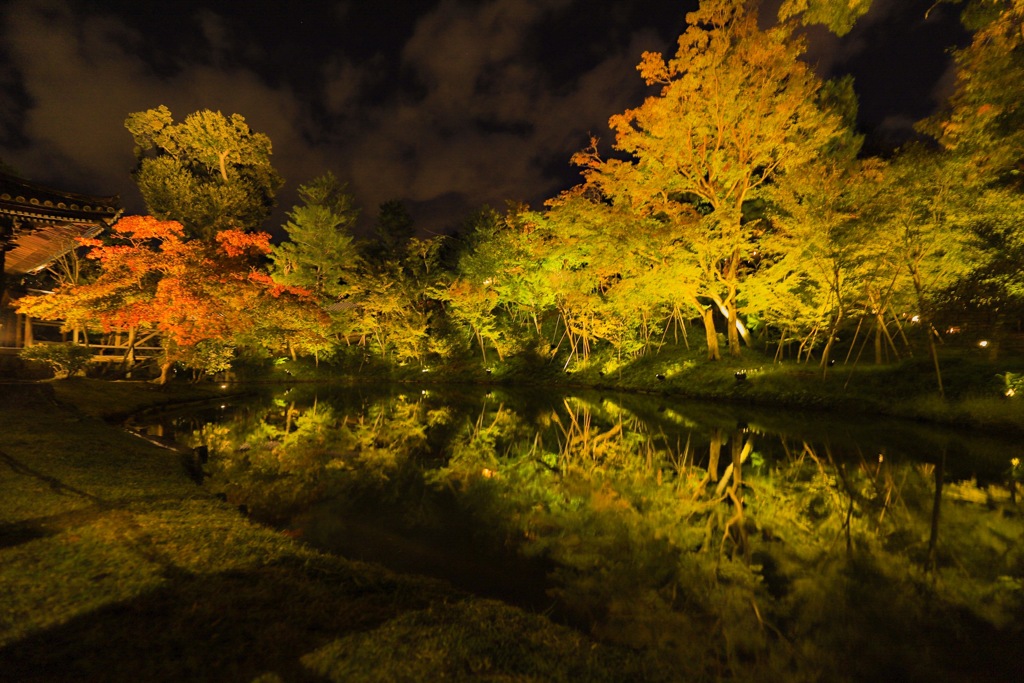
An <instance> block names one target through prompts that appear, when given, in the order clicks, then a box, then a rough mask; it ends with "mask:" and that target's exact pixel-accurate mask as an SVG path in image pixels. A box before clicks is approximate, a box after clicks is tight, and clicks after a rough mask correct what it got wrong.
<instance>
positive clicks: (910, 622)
mask: <svg viewBox="0 0 1024 683" xmlns="http://www.w3.org/2000/svg"><path fill="white" fill-rule="evenodd" d="M135 428H137V429H142V430H147V431H149V432H151V433H157V432H161V431H163V430H172V431H173V432H174V434H175V436H176V438H177V439H179V441H180V442H181V443H183V444H185V445H187V446H188V447H190V448H202V449H206V450H208V453H209V460H208V462H207V463H206V464H205V465H204V467H203V476H204V484H203V485H204V486H207V487H209V488H210V489H211V490H213V491H215V492H217V493H220V494H223V495H224V496H226V497H227V499H228V500H229V501H231V502H232V503H234V504H237V505H239V506H244V507H245V509H246V510H247V511H248V513H249V514H251V515H252V516H253V517H255V518H256V519H258V520H261V521H264V522H266V523H269V524H272V525H275V526H277V527H279V528H280V529H282V530H283V531H284V532H285V533H288V534H290V535H293V536H295V537H297V538H300V539H302V540H303V541H305V542H307V543H309V544H311V545H314V546H316V547H319V548H322V549H325V550H328V551H331V552H336V553H339V554H342V555H344V556H346V557H350V558H354V559H362V560H368V561H374V562H380V563H382V564H384V565H386V566H389V567H391V568H393V569H396V570H398V571H403V572H411V573H418V574H425V575H431V576H436V577H439V578H443V579H446V580H448V581H451V582H452V583H453V584H454V585H456V586H458V587H460V588H462V589H464V590H467V591H470V592H473V593H476V594H480V595H484V596H489V597H496V598H500V599H503V600H507V601H510V602H513V603H516V604H519V605H521V606H524V607H527V608H529V609H533V610H537V611H542V612H545V613H547V614H550V615H551V616H552V617H553V618H555V619H557V620H560V621H563V622H565V623H569V624H571V625H574V626H577V627H579V628H584V629H587V630H589V631H590V632H591V633H593V634H595V635H596V636H598V637H602V638H607V639H609V640H611V641H614V642H618V643H621V644H625V645H628V646H631V647H640V648H649V649H651V650H652V651H657V652H661V653H662V654H664V653H670V654H664V656H674V657H680V658H683V657H694V656H699V655H698V654H695V653H694V652H692V651H691V649H692V648H694V647H696V646H694V645H693V643H694V642H697V641H698V640H700V639H705V640H706V639H708V638H711V639H712V640H714V641H715V642H719V643H725V644H726V645H724V646H723V647H724V650H723V653H722V654H721V656H720V660H721V661H726V662H731V663H732V664H731V665H730V666H731V667H732V669H731V670H733V671H735V670H736V667H738V666H741V663H742V662H745V661H755V662H760V661H761V660H762V659H765V658H768V659H770V658H772V657H777V652H778V650H777V648H778V646H779V643H785V644H788V645H787V647H788V649H787V650H786V651H787V652H789V655H787V656H789V657H797V659H798V660H799V661H804V659H801V658H809V659H808V660H807V661H815V659H814V658H815V656H816V655H815V653H818V654H821V653H823V652H826V651H827V650H828V648H829V647H831V646H830V645H829V643H834V642H837V641H842V642H844V643H846V644H847V645H855V644H856V643H857V642H858V639H861V638H866V639H868V640H869V641H871V642H874V641H873V640H871V639H872V638H876V637H878V633H879V629H880V627H879V623H884V624H885V627H884V628H882V629H881V630H882V632H883V633H884V632H886V630H893V629H895V633H896V634H898V635H893V636H891V637H892V638H898V639H900V640H903V641H904V646H906V639H907V638H908V637H910V638H911V640H913V639H914V638H919V637H921V638H925V637H926V638H927V639H928V640H927V643H926V644H925V645H924V646H922V647H925V646H927V647H929V648H932V649H933V650H934V649H936V648H939V649H941V648H942V647H943V645H942V643H943V638H945V637H947V636H946V635H945V634H944V633H938V634H935V633H930V634H929V635H927V636H924V635H919V634H918V631H919V630H922V629H923V626H924V625H928V629H930V630H932V631H935V630H936V629H935V628H934V624H935V622H936V620H940V619H945V620H949V619H950V618H953V617H955V619H957V620H959V621H960V622H961V623H957V624H949V625H948V628H949V629H950V630H951V632H952V633H959V634H960V636H955V635H949V636H948V637H949V638H956V637H963V634H964V632H965V629H966V632H969V633H973V634H975V635H976V636H977V638H978V639H979V640H980V641H985V642H989V643H991V642H994V641H993V636H992V634H993V633H995V634H999V633H1002V632H1003V631H1004V630H1005V629H1008V628H1009V629H1011V630H1012V629H1013V628H1016V627H1017V626H1019V622H1017V621H1016V620H1017V616H1016V615H1018V614H1019V612H1018V610H1019V609H1020V608H1021V606H1022V603H1021V595H1022V585H1024V584H1022V579H1024V551H1022V548H1021V546H1022V544H1021V541H1022V539H1024V520H1022V515H1021V512H1022V507H1021V503H1020V501H1019V498H1018V491H1017V486H1018V485H1017V484H1015V483H1014V480H1015V477H1016V478H1019V476H1020V474H1021V469H1020V466H1019V464H1018V465H1017V466H1016V469H1014V464H1013V463H1014V460H1013V459H1014V458H1020V457H1021V452H1020V446H1019V445H1018V444H1017V443H1016V442H1015V441H1011V440H1004V439H1000V438H998V437H995V436H985V435H979V434H974V433H964V432H960V431H957V430H953V429H945V428H938V427H934V426H924V425H918V424H913V423H907V422H898V421H893V420H886V419H880V418H864V417H861V418H856V417H853V416H836V415H823V414H810V415H808V414H797V413H793V412H790V411H770V410H763V409H760V410H756V409H752V408H747V407H738V406H723V405H707V404H700V403H689V402H679V401H674V400H671V399H667V398H663V397H651V396H643V395H631V394H616V393H608V392H605V393H598V392H593V393H588V392H581V393H572V394H562V393H558V392H557V391H553V390H552V391H532V392H527V391H519V392H517V391H510V390H507V389H487V388H479V387H468V388H467V387H462V388H455V389H452V388H448V389H441V388H439V387H437V386H429V387H413V386H407V385H402V386H391V387H378V388H372V389H371V388H365V387H364V388H358V387H333V388H331V387H323V386H318V387H294V388H291V389H282V390H281V391H280V392H279V393H278V394H276V395H272V396H264V397H262V398H260V399H254V400H251V401H248V402H242V403H237V404H231V405H224V406H216V407H214V408H212V409H211V408H206V409H202V410H191V411H189V412H187V413H183V412H179V413H176V414H167V415H164V416H161V417H160V418H159V419H158V420H149V421H148V422H140V423H139V424H136V425H135ZM1017 462H1019V461H1017ZM865 586H872V588H871V590H865V588H864V587H865ZM922 601H924V602H925V603H927V609H925V608H921V607H920V605H921V604H922ZM911 606H913V608H911ZM887 610H892V614H889V613H888V612H887ZM922 610H923V611H922ZM951 615H953V617H951ZM837 616H838V617H840V618H839V621H838V623H837V621H836V618H835V617H837ZM965 619H966V622H964V620H965ZM965 623H966V626H965ZM851 624H854V625H858V624H859V626H856V627H853V626H851ZM1015 624H1016V626H1015ZM943 628H946V627H945V626H944V627H943ZM851 629H852V633H851V632H850V631H851ZM928 629H923V630H928ZM904 630H905V631H907V632H904ZM937 630H938V631H942V630H943V629H942V628H939V629H937ZM909 632H913V633H914V634H918V635H914V636H910V635H908V633H909ZM810 634H813V636H811V635H810ZM868 634H873V635H868ZM803 641H806V642H805V643H804V644H802V645H799V646H798V645H796V643H800V642H803ZM997 641H998V638H996V642H997ZM794 648H795V649H794ZM904 649H905V647H904ZM997 649H998V648H997ZM797 651H799V652H800V653H802V654H799V656H797V654H793V653H794V652H797ZM769 652H770V653H772V654H771V655H769V654H767V653H769ZM833 655H834V652H833V653H832V655H830V656H832V659H835V657H834V656H833ZM878 656H879V657H884V658H885V659H886V661H888V662H889V664H887V666H897V668H898V666H899V663H898V662H897V663H896V664H892V662H891V660H892V655H889V654H885V655H881V654H880V655H878ZM901 656H904V657H912V655H901ZM944 656H945V655H941V654H933V655H929V657H928V658H927V661H928V662H932V661H933V660H934V661H940V664H935V666H940V668H941V667H946V668H948V667H950V666H952V667H954V668H956V666H957V665H956V664H952V663H949V662H946V663H941V660H943V657H944ZM999 656H1000V655H999V654H998V653H997V654H995V655H991V654H986V655H985V657H986V658H987V659H985V661H984V662H983V663H976V662H975V663H972V661H973V660H968V661H966V663H965V662H964V661H960V665H962V666H965V667H966V668H967V669H968V674H967V675H968V676H970V675H973V674H974V673H977V671H978V670H979V668H980V669H984V668H987V667H994V669H995V670H997V671H1001V672H1004V671H1007V670H1010V669H1012V667H1013V666H1014V665H1013V664H1012V663H1002V664H1001V663H999V662H993V661H992V658H993V657H995V658H998V657H999ZM897 659H898V658H897ZM794 661H797V660H794ZM915 661H916V660H915ZM867 662H870V657H868V658H865V657H863V656H861V657H859V658H857V659H855V660H854V661H853V662H851V663H850V664H847V665H843V666H854V667H857V666H864V667H869V666H871V665H870V664H869V663H867ZM763 664H764V662H761V664H759V666H760V665H763ZM787 666H793V665H792V664H788V665H787ZM837 666H839V665H837ZM905 666H907V667H911V666H914V667H921V666H925V668H927V666H926V665H924V664H920V663H908V664H905ZM1007 667H1009V669H1007ZM915 670H916V669H915ZM945 670H946V669H945V668H944V669H943V671H945ZM871 671H872V670H871V669H866V672H865V675H870V672H871Z"/></svg>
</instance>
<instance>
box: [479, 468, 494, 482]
mask: <svg viewBox="0 0 1024 683" xmlns="http://www.w3.org/2000/svg"><path fill="white" fill-rule="evenodd" d="M480 474H482V475H484V478H485V479H490V478H492V477H493V476H494V475H495V474H496V472H495V471H494V470H491V469H487V468H486V467H485V468H483V469H482V470H480Z"/></svg>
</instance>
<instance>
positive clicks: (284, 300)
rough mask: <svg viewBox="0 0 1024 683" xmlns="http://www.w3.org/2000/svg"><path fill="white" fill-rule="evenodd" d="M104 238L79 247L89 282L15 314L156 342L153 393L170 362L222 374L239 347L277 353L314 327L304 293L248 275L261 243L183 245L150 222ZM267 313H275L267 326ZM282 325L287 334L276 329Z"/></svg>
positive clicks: (263, 237) (255, 237) (228, 233)
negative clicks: (156, 336) (149, 336)
mask: <svg viewBox="0 0 1024 683" xmlns="http://www.w3.org/2000/svg"><path fill="white" fill-rule="evenodd" d="M112 232H113V237H114V242H113V243H112V244H104V243H102V242H100V241H99V240H83V244H84V245H86V246H89V247H92V249H91V251H90V252H89V254H88V257H89V258H92V259H96V260H97V261H98V262H99V264H100V268H101V272H100V275H99V276H98V277H97V279H96V280H95V281H94V282H91V283H88V284H81V285H68V286H65V287H61V288H59V289H57V290H56V291H55V292H54V293H53V294H50V295H38V296H29V297H25V298H23V299H21V300H20V302H19V306H20V308H19V310H20V311H22V312H23V313H27V314H30V315H33V316H35V317H39V318H42V319H50V320H64V321H65V326H70V325H73V324H75V325H82V326H92V327H102V328H103V329H104V330H106V331H109V330H111V329H115V328H124V329H127V330H129V331H130V334H131V337H132V339H134V334H135V331H136V330H140V329H148V330H155V331H157V332H159V333H160V336H161V342H162V345H163V357H162V359H161V362H160V378H159V380H158V381H159V382H160V383H161V384H162V383H164V382H166V381H167V379H168V377H169V373H170V370H171V368H172V367H173V365H174V364H175V363H176V362H183V363H185V364H192V365H193V367H196V368H197V369H199V370H203V371H205V370H211V369H214V370H216V369H222V367H223V359H224V357H225V355H228V356H230V351H231V350H232V349H233V348H234V347H235V346H236V345H237V344H239V343H240V342H241V341H242V340H244V339H246V338H248V339H250V340H258V343H260V344H261V345H265V346H270V347H272V346H273V345H274V344H275V341H277V343H280V344H282V345H283V344H284V343H285V341H286V340H287V337H288V336H289V335H294V336H297V337H301V334H302V333H303V332H305V331H307V330H308V329H309V328H310V327H313V326H315V325H316V323H317V313H316V311H315V309H313V308H312V307H310V306H308V305H304V301H305V300H306V299H307V298H308V294H307V293H306V292H305V291H303V290H300V289H297V288H291V287H287V286H285V285H279V284H277V283H275V282H274V281H273V280H271V278H270V277H269V276H268V275H266V274H265V273H262V272H260V271H258V270H256V269H254V268H253V266H252V264H253V260H254V258H256V257H260V256H263V255H265V254H266V253H268V252H269V251H270V242H269V240H270V236H269V235H268V234H266V233H252V234H250V233H244V232H241V231H238V230H225V231H221V232H220V233H218V234H217V236H216V241H215V242H207V241H203V240H192V241H186V240H184V239H183V236H184V228H183V227H182V225H181V224H180V223H178V222H176V221H160V220H157V219H155V218H153V217H152V216H129V217H127V218H123V219H121V220H120V221H118V222H117V223H116V224H115V225H114V226H113V228H112ZM275 310H276V311H282V313H280V314H279V315H278V316H277V317H276V319H275V317H274V316H273V315H271V314H272V313H273V311H275ZM282 318H283V319H284V320H285V321H287V322H286V324H284V325H275V322H280V320H281V319H282ZM271 333H274V334H271ZM275 334H276V335H277V336H278V339H277V340H275V338H274V336H275ZM130 344H131V342H130V343H129V345H130ZM209 362H212V363H214V364H215V367H211V366H210V365H209V364H207V363H209ZM197 363H203V364H204V365H197Z"/></svg>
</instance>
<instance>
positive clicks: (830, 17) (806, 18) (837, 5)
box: [779, 0, 872, 36]
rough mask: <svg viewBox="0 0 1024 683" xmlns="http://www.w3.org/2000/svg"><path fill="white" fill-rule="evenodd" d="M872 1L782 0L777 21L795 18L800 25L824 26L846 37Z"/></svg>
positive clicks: (869, 7)
mask: <svg viewBox="0 0 1024 683" xmlns="http://www.w3.org/2000/svg"><path fill="white" fill-rule="evenodd" d="M871 2H872V0H783V2H782V5H781V6H780V7H779V19H780V20H782V21H785V20H787V19H791V18H795V19H797V20H798V21H799V22H800V23H802V24H824V25H825V26H827V27H828V29H829V30H830V31H832V32H833V33H835V34H837V35H840V36H842V35H846V34H847V33H849V32H850V29H852V28H853V24H854V23H855V22H856V21H857V19H859V18H860V17H862V16H863V15H864V14H866V13H867V11H868V10H869V9H871Z"/></svg>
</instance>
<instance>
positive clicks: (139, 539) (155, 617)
mask: <svg viewBox="0 0 1024 683" xmlns="http://www.w3.org/2000/svg"><path fill="white" fill-rule="evenodd" d="M217 390H218V389H217V388H215V387H209V388H207V389H198V388H195V387H183V388H172V389H167V390H164V389H157V388H156V387H154V386H152V385H148V384H143V383H127V382H125V383H108V382H96V381H90V380H70V381H63V382H53V383H38V384H35V383H19V384H4V385H0V424H2V428H0V490H2V496H0V680H3V681H53V680H103V681H186V680H187V681H207V680H209V681H251V680H260V681H278V680H281V681H293V680H296V681H304V680H333V681H377V680H412V681H417V680H422V681H435V680H442V679H443V680H460V679H467V678H471V679H473V680H494V681H499V680H500V681H526V680H531V681H541V680H543V681H559V680H564V681H580V680H587V681H591V680H608V681H623V680H669V679H670V678H671V674H670V672H666V671H663V670H660V669H659V668H658V666H657V664H656V663H652V662H649V661H644V659H643V656H642V655H640V654H638V653H635V652H631V651H627V650H622V649H617V648H614V647H610V646H607V645H602V644H599V643H596V642H594V641H592V640H591V639H589V638H588V637H586V636H584V635H582V634H580V633H578V632H575V631H572V630H570V629H567V628H564V627H561V626H558V625H555V624H553V623H552V622H550V621H548V620H547V619H545V618H544V617H542V616H538V615H532V614H527V613H525V612H522V611H520V610H517V609H514V608H511V607H508V606H506V605H503V604H501V603H498V602H493V601H488V600H480V599H476V598H473V597H470V596H467V595H464V594H460V593H458V592H456V591H454V590H453V589H452V588H451V587H449V586H448V585H446V584H443V583H440V582H436V581H432V580H427V579H420V578H415V577H408V576H399V575H395V574H393V573H390V572H388V571H386V570H384V569H381V568H378V567H375V566H370V565H366V564H360V563H354V562H349V561H346V560H345V559H343V558H340V557H334V556H327V555H324V554H322V553H319V552H316V551H313V550H310V549H308V548H305V547H303V546H301V545H300V544H298V543H296V542H294V541H293V540H292V539H290V538H288V537H287V536H284V535H282V534H280V533H277V532H275V531H272V530H270V529H267V528H264V527H261V526H259V525H256V524H254V523H251V522H250V521H248V520H247V519H246V518H245V517H244V516H242V515H241V514H240V513H239V512H238V511H237V510H235V509H234V508H232V507H231V506H229V505H227V504H226V503H223V502H221V501H219V500H217V499H216V498H213V497H211V496H210V495H209V494H208V493H206V492H204V491H203V490H202V489H200V488H199V487H197V486H196V485H195V484H194V483H193V482H192V481H191V480H190V479H189V478H188V477H187V476H186V474H185V470H184V468H183V467H182V463H181V457H180V455H179V454H177V453H174V452H171V451H168V450H165V449H162V448H159V447H158V446H156V445H153V444H150V443H148V442H146V441H144V440H141V439H138V438H136V437H133V436H131V435H129V434H126V433H124V432H123V431H121V430H120V429H117V428H116V427H112V426H110V425H109V424H107V423H106V422H104V421H103V420H102V419H101V417H102V416H104V415H109V414H124V413H127V412H131V411H135V410H139V409H142V408H144V407H145V406H147V405H153V404H158V403H165V402H168V401H183V400H190V399H204V398H209V397H210V395H211V394H210V392H214V393H215V392H216V391H217Z"/></svg>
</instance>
